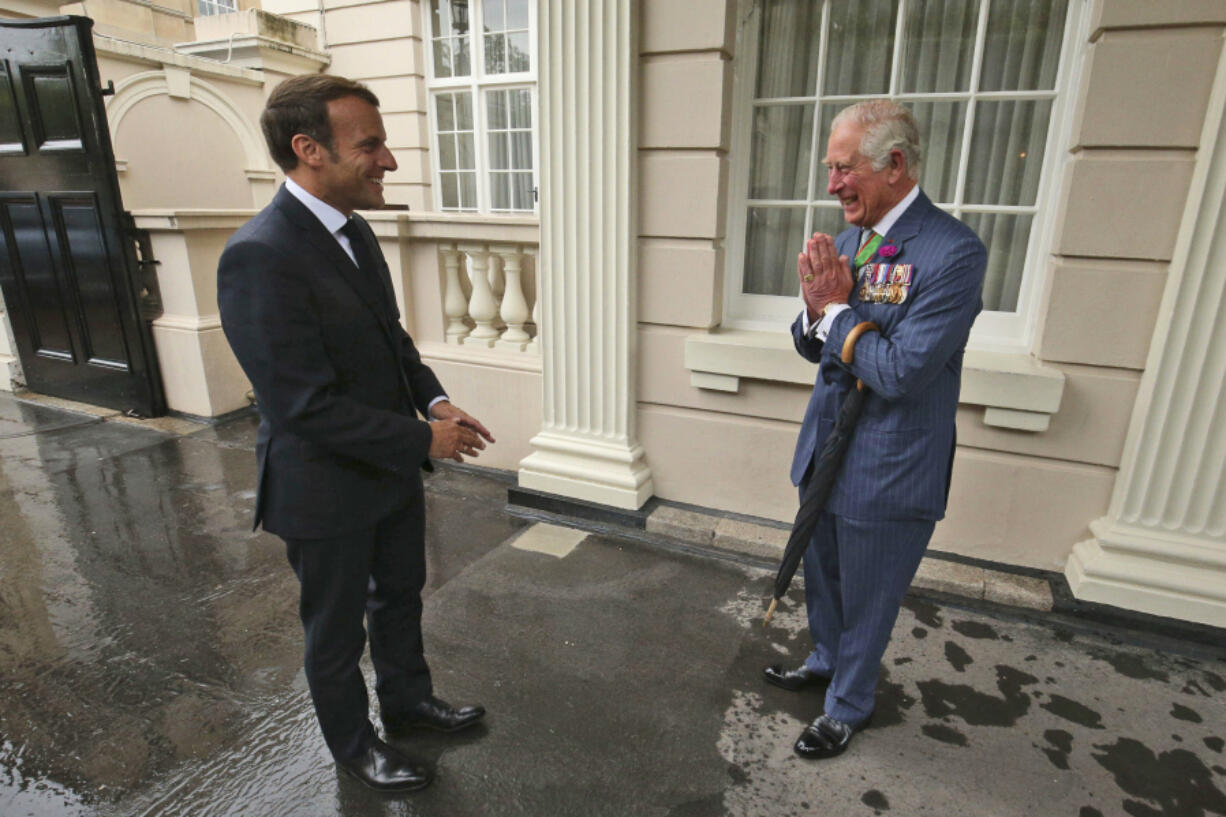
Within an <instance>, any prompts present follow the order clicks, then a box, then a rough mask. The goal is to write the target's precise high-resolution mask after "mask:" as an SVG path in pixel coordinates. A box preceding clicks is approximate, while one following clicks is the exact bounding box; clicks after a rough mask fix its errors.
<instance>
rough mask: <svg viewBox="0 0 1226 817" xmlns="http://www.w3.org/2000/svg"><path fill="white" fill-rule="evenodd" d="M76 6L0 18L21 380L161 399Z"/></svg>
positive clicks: (7, 272)
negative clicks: (67, 11)
mask: <svg viewBox="0 0 1226 817" xmlns="http://www.w3.org/2000/svg"><path fill="white" fill-rule="evenodd" d="M92 26H93V21H92V20H89V19H88V18H85V17H52V18H45V19H40V20H4V21H0V286H3V291H4V300H5V305H6V306H7V308H8V313H9V317H10V319H11V321H12V324H13V334H14V335H15V336H16V341H17V350H18V354H19V355H20V358H21V366H22V369H23V370H24V372H25V380H26V385H27V386H28V387H29V388H30V389H32V390H34V391H37V392H41V393H43V394H49V395H53V396H56V397H63V398H67V399H69V400H78V401H81V402H84V403H90V404H92V405H98V406H106V407H108V408H115V409H119V410H121V411H127V412H131V413H135V414H140V415H143V416H156V415H160V414H164V413H165V411H166V400H165V397H164V395H163V393H162V383H161V377H160V374H159V371H158V365H157V356H156V352H155V350H154V346H153V338H152V335H151V332H150V326H149V321H150V315H149V314H147V313H146V314H142V297H147V296H148V295H149V289H151V288H152V283H151V282H144V281H143V279H144V277H145V276H143V275H142V274H141V272H140V270H141V266H140V264H138V262H137V252H136V239H137V237H136V235H135V231H134V230H132V229H131V226H130V225H131V219H130V217H129V216H128V215H127V214H126V213H125V212H124V210H123V202H122V200H121V199H120V195H119V181H118V178H117V176H116V173H115V158H114V154H113V153H112V149H111V136H110V130H109V128H108V127H107V121H106V109H105V106H104V105H103V103H102V93H103V92H102V89H101V88H100V87H99V85H100V83H99V78H98V65H97V62H96V60H95V56H94V43H93V38H92V36H91V33H90V29H91V28H92Z"/></svg>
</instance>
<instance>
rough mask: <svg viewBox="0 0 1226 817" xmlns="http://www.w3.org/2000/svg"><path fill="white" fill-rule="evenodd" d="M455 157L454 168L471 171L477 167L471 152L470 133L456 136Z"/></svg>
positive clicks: (473, 154) (471, 136) (472, 151)
mask: <svg viewBox="0 0 1226 817" xmlns="http://www.w3.org/2000/svg"><path fill="white" fill-rule="evenodd" d="M456 157H457V159H456V161H457V165H456V166H457V167H459V168H461V169H463V170H473V169H475V168H476V167H477V160H476V156H475V153H474V150H473V135H472V134H471V133H457V134H456Z"/></svg>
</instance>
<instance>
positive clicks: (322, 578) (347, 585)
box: [285, 478, 433, 760]
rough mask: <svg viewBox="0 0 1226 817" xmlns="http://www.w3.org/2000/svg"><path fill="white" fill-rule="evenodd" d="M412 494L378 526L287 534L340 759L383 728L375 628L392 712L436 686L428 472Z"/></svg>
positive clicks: (326, 731) (315, 688)
mask: <svg viewBox="0 0 1226 817" xmlns="http://www.w3.org/2000/svg"><path fill="white" fill-rule="evenodd" d="M410 493H411V494H412V495H411V496H410V497H409V501H408V503H407V504H406V505H405V506H404V507H403V508H402V509H401V510H399V511H396V512H395V513H392V514H390V515H389V516H387V517H385V518H384V519H382V520H380V521H379V522H378V523H377V524H376V525H375V526H374V527H373V528H369V529H366V530H360V531H356V532H353V533H349V534H346V535H344V536H337V537H332V538H320V539H286V540H285V544H286V553H287V555H288V557H289V562H290V565H291V566H293V568H294V573H296V574H297V576H298V581H299V583H300V584H301V597H300V599H299V606H298V613H299V617H300V618H301V619H302V627H303V630H304V632H305V635H306V656H305V667H306V677H307V683H308V685H309V686H310V689H311V699H312V701H313V702H314V704H315V714H316V716H317V717H318V718H319V726H320V729H321V730H322V731H323V735H324V740H325V741H326V742H327V744H328V748H329V749H330V750H331V751H332V754H333V756H334V757H336V758H337V759H338V760H344V759H346V758H350V757H353V756H355V755H356V754H358V753H359V752H361V751H362V750H363V749H365V748H366V746H367V745H368V744H369V743H370V741H371V740H372V739H373V738H374V734H375V733H374V727H373V726H372V725H371V723H370V718H369V715H368V711H369V699H368V698H367V694H366V681H365V679H364V678H363V676H362V670H361V668H360V667H359V666H358V662H359V660H360V659H361V658H362V651H363V649H365V646H366V634H367V630H369V633H370V657H371V663H372V664H374V668H375V679H376V681H375V691H376V694H377V696H378V698H379V706H380V711H381V713H382V715H383V717H385V718H395V717H397V716H399V715H402V714H404V713H405V712H406V711H407V710H408V709H409V708H410V707H411V706H413V704H415V703H417V702H419V701H422V700H424V699H426V698H428V697H429V696H430V695H431V694H432V693H433V689H432V686H431V683H430V670H429V668H428V667H427V666H426V659H425V654H424V650H423V647H422V635H421V610H422V604H421V591H422V588H423V587H424V586H425V582H426V556H425V503H424V497H423V493H422V485H421V480H420V478H418V479H415V480H414V487H413V490H412V491H411V492H410ZM363 616H364V617H365V619H366V627H367V629H363V627H362V619H363Z"/></svg>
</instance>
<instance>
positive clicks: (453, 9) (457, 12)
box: [445, 0, 470, 36]
mask: <svg viewBox="0 0 1226 817" xmlns="http://www.w3.org/2000/svg"><path fill="white" fill-rule="evenodd" d="M445 2H446V3H447V7H448V9H450V14H449V16H450V18H451V30H450V31H448V32H447V33H448V34H459V35H460V36H466V35H467V34H468V12H469V5H470V4H469V2H468V0H445Z"/></svg>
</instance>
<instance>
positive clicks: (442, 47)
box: [432, 39, 451, 77]
mask: <svg viewBox="0 0 1226 817" xmlns="http://www.w3.org/2000/svg"><path fill="white" fill-rule="evenodd" d="M432 47H433V48H434V76H436V77H449V76H451V41H450V40H446V39H443V40H435V41H434V42H433V43H432Z"/></svg>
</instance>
